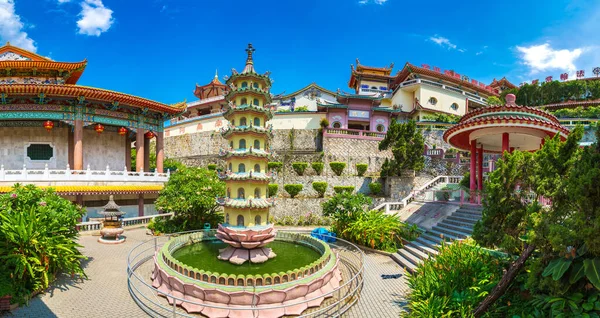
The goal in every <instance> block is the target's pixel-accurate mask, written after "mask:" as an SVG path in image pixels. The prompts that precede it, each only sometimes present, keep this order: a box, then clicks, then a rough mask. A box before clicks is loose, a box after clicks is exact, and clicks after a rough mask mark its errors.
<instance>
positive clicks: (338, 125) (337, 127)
mask: <svg viewBox="0 0 600 318" xmlns="http://www.w3.org/2000/svg"><path fill="white" fill-rule="evenodd" d="M332 127H333V128H336V129H339V128H342V124H340V122H339V121H336V122H335V123H333V126H332Z"/></svg>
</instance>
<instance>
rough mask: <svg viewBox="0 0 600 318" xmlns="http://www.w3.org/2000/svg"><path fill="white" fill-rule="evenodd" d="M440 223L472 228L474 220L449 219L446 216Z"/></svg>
mask: <svg viewBox="0 0 600 318" xmlns="http://www.w3.org/2000/svg"><path fill="white" fill-rule="evenodd" d="M442 223H444V224H450V225H454V226H460V227H466V228H471V229H472V228H473V227H474V226H475V223H476V222H460V221H455V220H450V219H448V218H446V219H445V220H444V221H442Z"/></svg>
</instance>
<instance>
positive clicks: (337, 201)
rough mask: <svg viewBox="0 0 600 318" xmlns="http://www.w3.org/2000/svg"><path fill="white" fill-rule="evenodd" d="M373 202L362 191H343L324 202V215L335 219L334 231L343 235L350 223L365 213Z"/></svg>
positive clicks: (332, 227)
mask: <svg viewBox="0 0 600 318" xmlns="http://www.w3.org/2000/svg"><path fill="white" fill-rule="evenodd" d="M371 203H373V200H371V198H369V197H368V196H366V195H364V194H362V193H357V194H352V193H350V192H342V193H338V194H336V195H335V196H333V197H332V198H331V199H329V200H328V201H327V202H323V204H322V206H323V215H324V216H326V217H330V218H332V219H333V224H332V226H331V230H332V232H335V233H336V234H337V235H338V236H343V235H344V230H345V229H346V228H347V227H348V225H349V224H350V223H351V222H353V221H355V220H356V219H357V218H358V217H359V215H361V214H363V213H364V211H365V210H366V209H367V207H368V206H370V205H371Z"/></svg>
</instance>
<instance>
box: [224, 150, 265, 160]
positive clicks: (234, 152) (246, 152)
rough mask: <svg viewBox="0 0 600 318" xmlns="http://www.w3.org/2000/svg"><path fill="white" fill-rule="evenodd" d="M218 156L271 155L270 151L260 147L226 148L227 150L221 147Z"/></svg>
mask: <svg viewBox="0 0 600 318" xmlns="http://www.w3.org/2000/svg"><path fill="white" fill-rule="evenodd" d="M219 156H221V157H223V158H230V157H249V156H252V157H257V158H271V157H272V156H273V155H272V154H271V153H270V152H268V151H264V150H262V149H253V148H246V149H228V150H224V149H221V150H220V151H219Z"/></svg>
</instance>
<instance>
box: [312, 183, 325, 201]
mask: <svg viewBox="0 0 600 318" xmlns="http://www.w3.org/2000/svg"><path fill="white" fill-rule="evenodd" d="M312 187H313V189H315V191H317V192H318V193H319V198H322V197H324V196H325V191H327V182H325V181H315V182H313V183H312Z"/></svg>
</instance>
